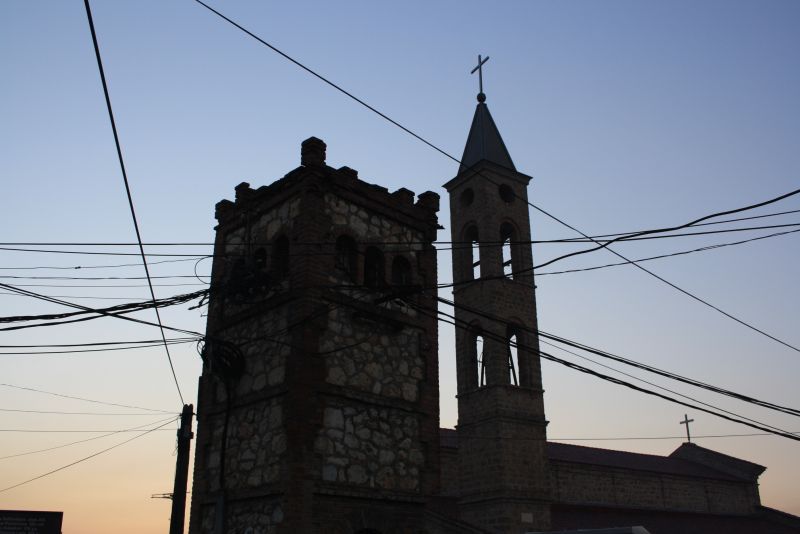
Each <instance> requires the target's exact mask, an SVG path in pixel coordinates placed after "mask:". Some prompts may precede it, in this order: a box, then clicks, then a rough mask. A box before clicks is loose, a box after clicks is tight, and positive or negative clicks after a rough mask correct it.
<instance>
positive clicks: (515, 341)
mask: <svg viewBox="0 0 800 534" xmlns="http://www.w3.org/2000/svg"><path fill="white" fill-rule="evenodd" d="M517 331H518V329H517V328H516V327H515V326H513V325H509V326H508V328H507V329H506V355H507V356H508V377H507V378H508V382H509V384H511V385H514V386H518V385H519V356H520V352H521V351H520V350H519V349H520V346H519V345H520V336H518V335H517Z"/></svg>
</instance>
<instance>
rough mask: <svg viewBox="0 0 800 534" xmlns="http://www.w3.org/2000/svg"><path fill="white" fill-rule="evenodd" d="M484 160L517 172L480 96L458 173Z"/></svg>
mask: <svg viewBox="0 0 800 534" xmlns="http://www.w3.org/2000/svg"><path fill="white" fill-rule="evenodd" d="M481 94H483V93H481ZM484 99H485V97H484ZM482 160H486V161H491V162H492V163H496V164H497V165H500V166H502V167H505V168H507V169H511V170H512V171H516V170H517V169H516V167H514V162H513V161H511V156H510V155H509V153H508V149H506V145H505V143H504V142H503V138H502V137H501V136H500V131H499V130H498V129H497V125H496V124H495V123H494V119H492V114H491V113H489V108H488V106H487V105H486V103H485V102H484V101H483V100H481V99H480V96H479V102H478V106H477V107H476V108H475V116H474V117H473V118H472V126H471V127H470V129H469V136H467V144H466V146H464V155H463V156H461V166H460V167H459V169H458V172H461V171H465V170H467V169H468V168H470V167H472V166H473V165H475V164H476V163H478V162H479V161H482Z"/></svg>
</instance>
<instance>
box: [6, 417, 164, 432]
mask: <svg viewBox="0 0 800 534" xmlns="http://www.w3.org/2000/svg"><path fill="white" fill-rule="evenodd" d="M170 421H172V420H171V419H170ZM0 432H8V433H21V434H98V433H100V432H109V429H108V428H102V429H100V430H83V429H77V430H72V429H68V430H62V429H46V430H42V429H36V428H0ZM111 432H113V433H115V434H116V433H119V432H138V431H137V430H126V429H122V430H112V431H111Z"/></svg>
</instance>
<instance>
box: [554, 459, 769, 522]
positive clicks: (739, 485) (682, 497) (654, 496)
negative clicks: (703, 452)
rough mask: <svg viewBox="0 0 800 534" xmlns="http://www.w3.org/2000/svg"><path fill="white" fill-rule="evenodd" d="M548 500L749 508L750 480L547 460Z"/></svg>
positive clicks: (696, 508) (661, 507)
mask: <svg viewBox="0 0 800 534" xmlns="http://www.w3.org/2000/svg"><path fill="white" fill-rule="evenodd" d="M550 474H551V479H552V483H551V484H552V488H553V502H556V503H563V504H584V505H589V504H591V505H607V506H622V507H629V508H641V509H658V510H670V511H686V512H710V513H724V514H743V515H744V514H750V513H753V510H754V507H753V503H752V499H751V492H752V487H751V486H752V484H749V483H747V482H736V481H733V480H715V479H710V478H700V477H689V476H676V475H669V474H664V473H656V472H648V471H636V470H630V469H619V468H612V467H605V466H597V465H586V464H577V463H569V462H560V461H551V465H550Z"/></svg>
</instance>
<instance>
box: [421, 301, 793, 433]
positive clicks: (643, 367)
mask: <svg viewBox="0 0 800 534" xmlns="http://www.w3.org/2000/svg"><path fill="white" fill-rule="evenodd" d="M437 300H438V301H439V302H441V303H443V304H447V305H448V306H452V307H453V308H456V309H461V310H464V311H466V312H469V313H471V314H474V315H477V316H480V317H484V318H486V319H489V320H492V321H495V322H496V323H498V324H501V325H504V326H505V325H507V324H508V322H507V321H506V320H504V319H503V318H500V317H497V316H496V315H493V314H490V313H487V312H485V311H483V310H477V309H475V308H473V307H471V306H465V305H462V304H456V303H455V302H453V301H451V300H448V299H445V298H442V297H437ZM439 313H440V314H444V312H439ZM444 315H447V314H444ZM448 317H451V318H453V319H455V317H452V316H449V315H448ZM520 328H521V329H522V330H524V331H525V332H528V333H531V334H533V335H536V336H539V337H544V338H546V339H550V340H552V341H556V342H558V343H562V344H565V345H568V346H570V347H573V348H577V349H581V350H585V351H587V352H590V353H592V354H596V355H598V356H602V357H604V358H608V359H611V360H614V361H617V362H619V363H623V364H626V365H629V366H632V367H635V368H637V369H641V370H643V371H647V372H650V373H653V374H657V375H660V376H663V377H665V378H669V379H671V380H675V381H678V382H683V383H685V384H688V385H691V386H695V387H699V388H701V389H705V390H707V391H711V392H713V393H717V394H720V395H725V396H728V397H732V398H735V399H737V400H739V401H742V402H747V403H750V404H754V405H757V406H760V407H762V408H767V409H770V410H775V411H779V412H782V413H785V414H789V415H795V416H800V410H797V409H795V408H791V407H787V406H781V405H779V404H775V403H771V402H767V401H763V400H760V399H756V398H754V397H750V396H747V395H743V394H741V393H736V392H735V391H731V390H728V389H724V388H721V387H718V386H714V385H711V384H708V383H705V382H702V381H700V380H695V379H692V378H688V377H685V376H681V375H679V374H676V373H672V372H669V371H665V370H663V369H659V368H657V367H653V366H650V365H646V364H643V363H640V362H637V361H635V360H632V359H630V358H624V357H622V356H617V355H615V354H611V353H609V352H606V351H602V350H600V349H596V348H594V347H590V346H588V345H584V344H581V343H577V342H575V341H571V340H569V339H565V338H563V337H560V336H555V335H553V334H548V333H547V332H544V331H542V330H538V331H537V330H533V329H531V328H527V327H525V326H520ZM559 348H560V347H559ZM560 350H565V349H563V348H562V349H560ZM565 351H566V350H565ZM566 352H570V351H566ZM570 354H575V353H572V352H570ZM576 356H578V357H580V358H584V359H587V360H588V358H585V357H584V356H579V355H577V354H576ZM589 361H591V362H592V363H595V364H598V365H603V364H600V363H598V362H595V361H594V360H589ZM604 367H605V366H604ZM613 370H614V371H616V372H618V373H621V374H626V373H623V372H622V371H619V370H617V369H613ZM626 376H630V375H627V374H626ZM640 380H641V379H640ZM651 385H653V384H651ZM657 387H660V386H657ZM670 393H675V392H674V391H670ZM692 400H693V401H695V402H699V401H697V399H692ZM737 417H743V416H741V415H737Z"/></svg>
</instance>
